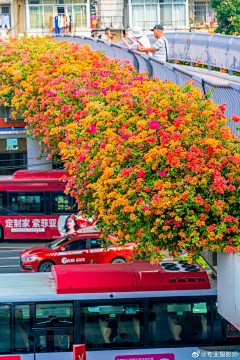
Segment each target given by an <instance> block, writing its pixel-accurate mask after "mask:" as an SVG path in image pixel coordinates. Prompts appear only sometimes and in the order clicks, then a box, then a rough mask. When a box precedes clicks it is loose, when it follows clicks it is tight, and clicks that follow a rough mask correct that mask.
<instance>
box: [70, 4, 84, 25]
mask: <svg viewBox="0 0 240 360" xmlns="http://www.w3.org/2000/svg"><path fill="white" fill-rule="evenodd" d="M73 12H74V20H73V22H74V26H75V27H87V7H86V6H85V5H73Z"/></svg>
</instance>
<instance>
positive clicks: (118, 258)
mask: <svg viewBox="0 0 240 360" xmlns="http://www.w3.org/2000/svg"><path fill="white" fill-rule="evenodd" d="M125 262H126V260H125V259H124V258H121V257H117V258H115V259H113V260H112V261H111V263H112V264H123V263H125Z"/></svg>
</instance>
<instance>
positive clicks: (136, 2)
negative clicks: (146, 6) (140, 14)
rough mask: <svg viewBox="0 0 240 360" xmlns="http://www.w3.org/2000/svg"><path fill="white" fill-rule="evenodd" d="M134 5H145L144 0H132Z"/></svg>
mask: <svg viewBox="0 0 240 360" xmlns="http://www.w3.org/2000/svg"><path fill="white" fill-rule="evenodd" d="M131 3H132V4H143V3H144V0H131Z"/></svg>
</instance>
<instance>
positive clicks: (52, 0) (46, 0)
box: [43, 0, 57, 10]
mask: <svg viewBox="0 0 240 360" xmlns="http://www.w3.org/2000/svg"><path fill="white" fill-rule="evenodd" d="M56 3H57V0H43V4H56ZM44 10H45V8H44Z"/></svg>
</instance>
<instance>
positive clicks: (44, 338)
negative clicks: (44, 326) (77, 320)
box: [35, 329, 74, 353]
mask: <svg viewBox="0 0 240 360" xmlns="http://www.w3.org/2000/svg"><path fill="white" fill-rule="evenodd" d="M73 342H74V330H73V329H68V330H60V329H59V330H42V331H36V337H35V344H36V345H35V348H36V352H37V353H42V352H62V351H72V345H73Z"/></svg>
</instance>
